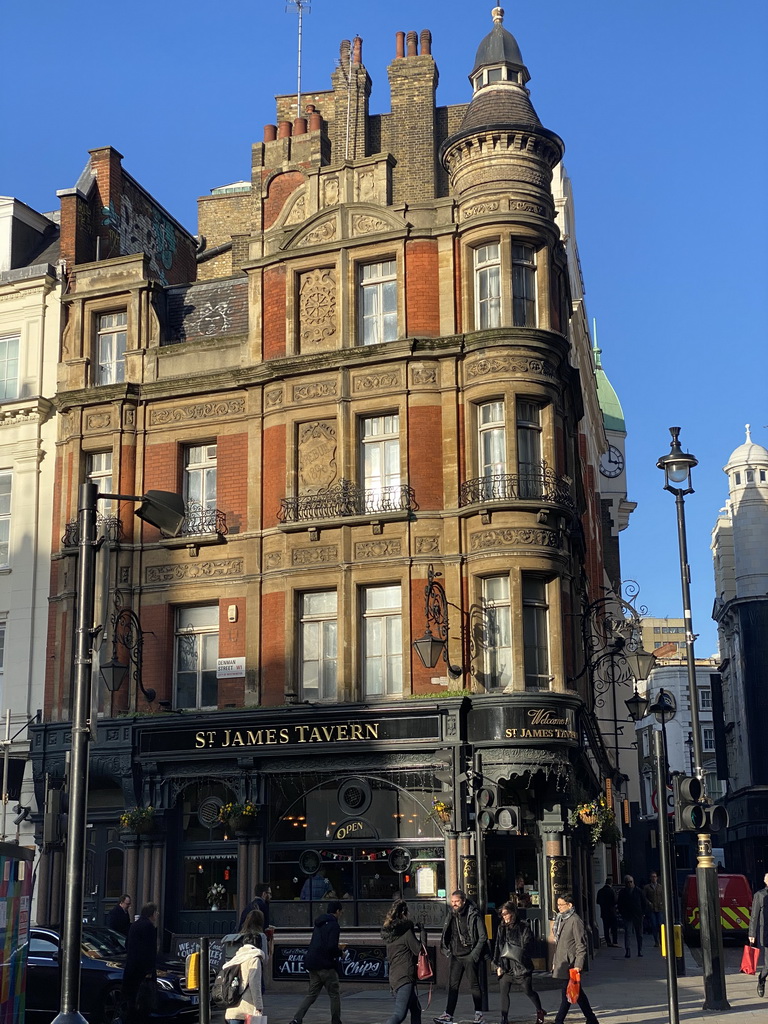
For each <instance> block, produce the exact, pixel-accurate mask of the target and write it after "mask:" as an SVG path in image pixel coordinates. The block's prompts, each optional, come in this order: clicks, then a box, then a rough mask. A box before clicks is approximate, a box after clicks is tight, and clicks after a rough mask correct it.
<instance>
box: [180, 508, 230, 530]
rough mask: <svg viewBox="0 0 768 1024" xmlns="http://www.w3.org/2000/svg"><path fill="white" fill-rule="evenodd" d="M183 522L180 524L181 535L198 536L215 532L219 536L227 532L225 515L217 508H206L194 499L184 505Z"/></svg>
mask: <svg viewBox="0 0 768 1024" xmlns="http://www.w3.org/2000/svg"><path fill="white" fill-rule="evenodd" d="M184 512H185V515H184V522H183V523H182V524H181V536H182V537H199V536H203V535H204V534H207V533H217V534H218V535H219V536H220V537H223V536H225V534H226V532H227V517H226V516H225V515H224V513H223V512H221V511H220V510H219V509H217V508H206V507H205V506H204V505H200V504H198V502H196V501H188V502H187V504H186V505H185V506H184Z"/></svg>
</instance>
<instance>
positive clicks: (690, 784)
mask: <svg viewBox="0 0 768 1024" xmlns="http://www.w3.org/2000/svg"><path fill="white" fill-rule="evenodd" d="M672 786H673V789H674V794H675V832H719V831H720V830H721V829H724V828H727V827H728V811H727V810H726V809H725V807H723V805H722V804H711V803H704V802H702V801H703V800H704V795H703V794H704V787H703V785H702V783H701V779H698V778H695V777H691V776H690V775H673V776H672Z"/></svg>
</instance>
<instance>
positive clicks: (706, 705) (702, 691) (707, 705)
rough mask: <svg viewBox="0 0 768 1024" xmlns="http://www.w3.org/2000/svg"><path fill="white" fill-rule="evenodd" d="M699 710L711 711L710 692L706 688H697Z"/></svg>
mask: <svg viewBox="0 0 768 1024" xmlns="http://www.w3.org/2000/svg"><path fill="white" fill-rule="evenodd" d="M699 710H700V711H711V710H712V691H711V690H710V689H709V687H708V686H702V687H700V688H699Z"/></svg>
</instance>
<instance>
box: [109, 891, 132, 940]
mask: <svg viewBox="0 0 768 1024" xmlns="http://www.w3.org/2000/svg"><path fill="white" fill-rule="evenodd" d="M130 927H131V897H130V896H129V895H128V894H127V893H125V895H123V896H121V897H120V902H119V903H116V904H115V905H114V907H112V909H111V910H110V912H109V913H108V914H107V928H111V929H112V931H113V932H120V934H121V935H125V936H126V938H127V937H128V932H129V930H130Z"/></svg>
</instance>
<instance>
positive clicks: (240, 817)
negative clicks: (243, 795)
mask: <svg viewBox="0 0 768 1024" xmlns="http://www.w3.org/2000/svg"><path fill="white" fill-rule="evenodd" d="M257 813H258V808H257V807H256V804H254V803H251V801H250V800H246V801H245V803H242V804H241V803H235V802H232V803H228V804H224V805H223V807H220V808H219V822H220V824H222V825H227V826H228V827H229V828H230V829H232V830H233V831H234V832H248V831H250V830H251V829H252V828H253V827H254V825H255V824H256V814H257Z"/></svg>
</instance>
